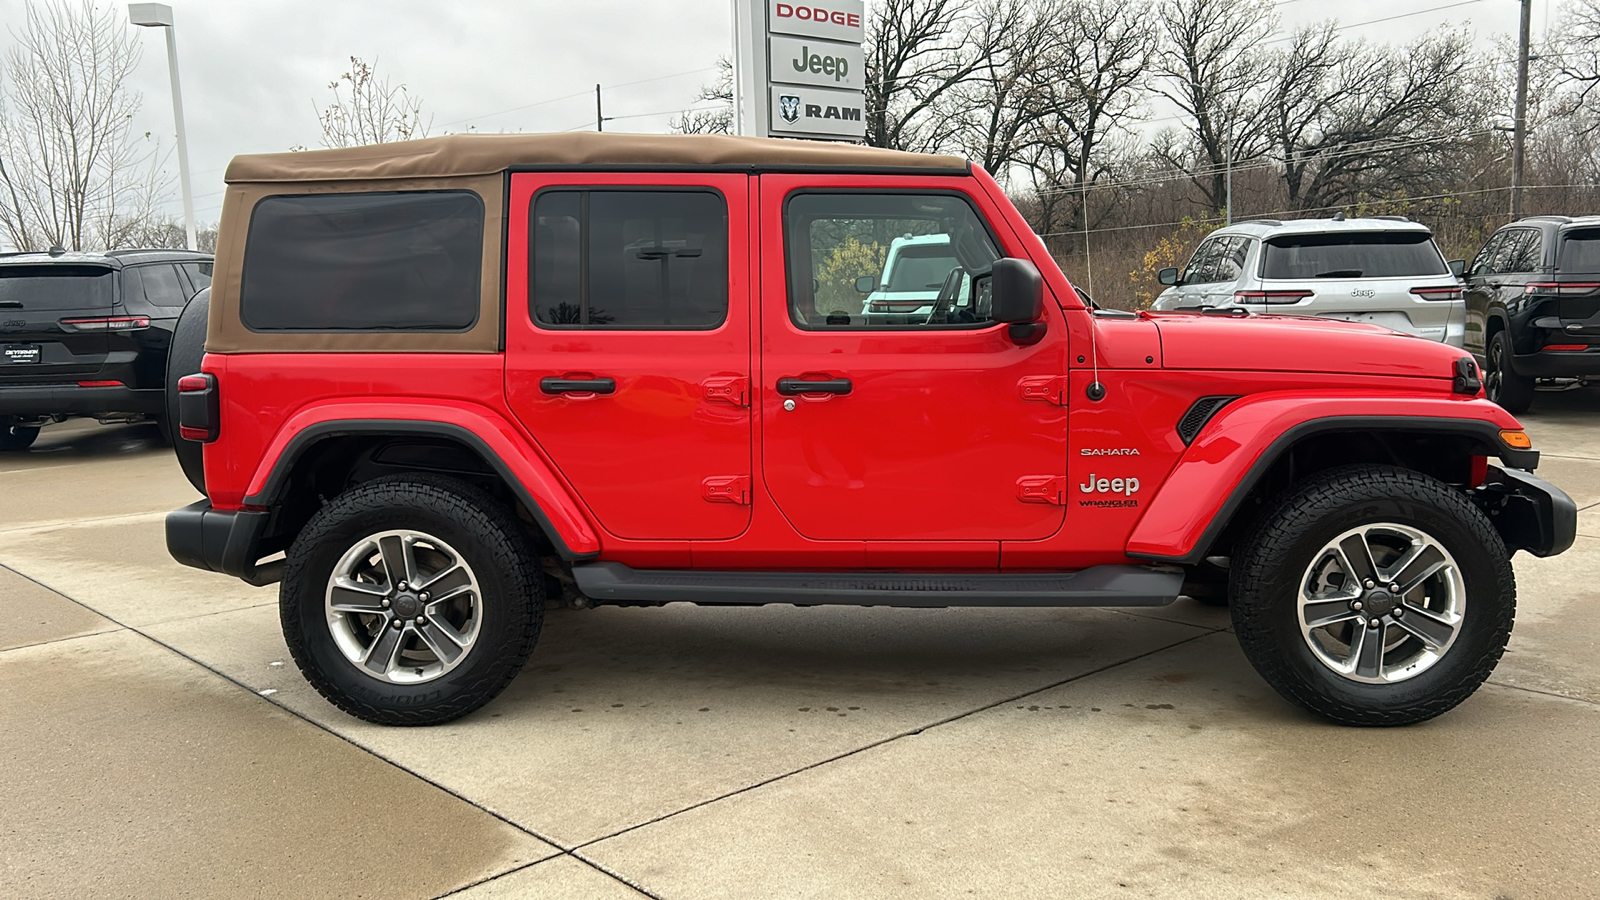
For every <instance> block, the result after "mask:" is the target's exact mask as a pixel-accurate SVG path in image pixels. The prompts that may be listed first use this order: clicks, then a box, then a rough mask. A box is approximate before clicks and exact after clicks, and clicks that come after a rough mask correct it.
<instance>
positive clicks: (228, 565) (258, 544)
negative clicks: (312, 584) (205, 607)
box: [167, 500, 283, 587]
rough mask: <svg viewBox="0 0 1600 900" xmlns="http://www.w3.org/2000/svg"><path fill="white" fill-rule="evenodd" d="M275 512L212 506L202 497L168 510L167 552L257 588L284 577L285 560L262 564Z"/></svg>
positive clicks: (179, 558) (181, 560) (176, 558)
mask: <svg viewBox="0 0 1600 900" xmlns="http://www.w3.org/2000/svg"><path fill="white" fill-rule="evenodd" d="M271 516H272V513H270V512H266V511H264V510H253V509H237V510H227V509H212V508H211V501H209V500H198V501H196V502H194V503H191V504H189V505H188V506H185V507H184V508H183V509H178V510H173V511H172V512H170V513H167V552H168V553H171V554H172V558H173V559H175V560H177V561H178V562H181V563H183V564H184V565H186V566H193V567H194V568H196V569H205V570H207V571H211V572H221V573H222V574H224V575H233V576H235V577H236V578H241V579H243V580H244V581H245V582H247V583H249V584H253V585H255V586H257V587H261V586H263V585H268V584H272V583H273V582H276V581H280V580H282V578H283V561H282V560H277V561H275V562H269V563H265V564H258V561H259V560H260V559H261V556H262V554H263V551H264V546H263V545H264V541H263V535H265V534H266V531H267V523H268V520H269V519H270V518H271Z"/></svg>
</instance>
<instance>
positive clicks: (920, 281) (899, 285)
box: [856, 234, 970, 325]
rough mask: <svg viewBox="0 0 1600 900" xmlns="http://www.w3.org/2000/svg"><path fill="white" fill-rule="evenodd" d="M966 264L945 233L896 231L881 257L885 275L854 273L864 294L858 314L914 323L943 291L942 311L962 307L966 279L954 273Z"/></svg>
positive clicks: (877, 320) (929, 311) (875, 321)
mask: <svg viewBox="0 0 1600 900" xmlns="http://www.w3.org/2000/svg"><path fill="white" fill-rule="evenodd" d="M957 272H960V273H962V276H964V275H965V273H966V269H965V268H964V267H963V266H962V265H961V261H960V260H959V259H957V258H956V250H955V247H953V246H951V244H950V236H949V235H947V234H923V235H916V236H907V237H897V238H895V239H894V240H893V241H891V242H890V244H889V253H888V255H887V256H886V257H885V258H884V261H883V275H882V276H880V277H879V278H877V279H873V278H870V277H866V276H863V277H862V278H859V279H857V280H856V281H857V285H856V290H858V291H861V292H862V293H864V294H866V295H867V297H866V299H865V300H864V301H863V302H862V304H861V314H862V315H863V316H864V317H865V318H866V321H868V322H870V323H873V324H878V325H889V324H905V325H914V324H920V323H923V322H926V321H928V319H929V318H930V317H931V316H932V315H933V314H934V304H935V301H938V300H940V295H941V293H948V294H949V296H946V297H944V302H943V304H942V307H943V308H942V309H941V310H940V312H941V313H953V312H956V311H958V310H960V309H963V308H965V306H966V304H967V300H968V288H969V284H970V279H968V278H965V277H961V276H955V274H954V273H957Z"/></svg>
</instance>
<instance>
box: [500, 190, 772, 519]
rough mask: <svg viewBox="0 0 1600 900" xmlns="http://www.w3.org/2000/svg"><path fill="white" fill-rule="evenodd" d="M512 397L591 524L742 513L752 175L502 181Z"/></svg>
mask: <svg viewBox="0 0 1600 900" xmlns="http://www.w3.org/2000/svg"><path fill="white" fill-rule="evenodd" d="M509 210H510V212H509V215H510V217H511V221H510V225H509V229H508V233H509V246H508V250H507V266H506V289H507V294H506V297H507V299H506V376H505V378H506V382H505V384H506V399H507V402H508V403H509V404H510V407H511V410H512V412H513V413H514V414H515V415H516V416H517V417H518V418H519V419H520V420H521V421H522V423H523V424H524V426H525V427H526V429H527V431H528V432H529V433H530V434H531V435H532V436H533V438H534V440H535V441H537V442H538V444H539V446H540V447H541V448H543V450H544V452H545V453H546V454H547V455H548V456H549V458H550V459H551V461H552V462H553V463H554V464H555V467H556V468H557V470H558V471H559V472H560V473H561V475H562V476H563V477H565V478H566V479H567V480H568V482H569V483H571V485H572V486H573V488H574V490H575V491H576V492H577V494H578V496H579V497H580V498H581V499H582V500H583V502H584V503H585V504H586V505H587V506H588V507H589V509H590V511H591V512H593V514H594V516H595V518H596V519H597V520H598V521H599V523H600V525H601V527H602V528H604V529H605V530H606V531H608V532H610V533H611V534H613V535H615V536H617V537H622V538H628V539H637V540H669V539H670V540H688V539H724V538H731V537H737V536H738V535H739V534H740V533H742V532H743V531H744V530H745V528H746V526H747V525H748V524H749V521H750V506H749V504H750V501H751V496H750V475H751V437H750V427H751V426H750V407H749V397H750V389H749V381H750V299H749V295H750V281H749V278H750V265H749V264H750V257H749V224H750V222H749V188H748V176H745V175H725V174H716V175H713V174H660V175H640V174H634V175H627V176H621V175H594V176H587V177H585V176H579V175H548V174H533V173H518V174H515V175H513V176H512V180H511V205H510V207H509Z"/></svg>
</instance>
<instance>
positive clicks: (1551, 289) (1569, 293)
mask: <svg viewBox="0 0 1600 900" xmlns="http://www.w3.org/2000/svg"><path fill="white" fill-rule="evenodd" d="M1596 290H1600V282H1597V283H1583V284H1555V283H1551V282H1540V283H1538V284H1530V285H1528V286H1527V287H1525V288H1523V293H1526V294H1553V295H1555V296H1557V297H1582V296H1583V295H1585V294H1589V293H1592V292H1594V291H1596Z"/></svg>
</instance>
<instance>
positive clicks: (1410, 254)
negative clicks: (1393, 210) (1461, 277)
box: [1261, 231, 1450, 281]
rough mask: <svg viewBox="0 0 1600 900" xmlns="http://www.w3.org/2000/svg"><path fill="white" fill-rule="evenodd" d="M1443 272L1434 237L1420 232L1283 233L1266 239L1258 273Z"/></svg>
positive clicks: (1287, 276) (1275, 276) (1279, 276)
mask: <svg viewBox="0 0 1600 900" xmlns="http://www.w3.org/2000/svg"><path fill="white" fill-rule="evenodd" d="M1448 274H1450V269H1449V267H1448V266H1446V265H1445V262H1444V257H1443V256H1440V255H1439V250H1438V248H1436V247H1435V246H1434V245H1433V238H1432V237H1430V236H1429V235H1428V233H1427V232H1423V231H1354V232H1343V233H1339V234H1297V235H1286V236H1284V237H1278V238H1273V239H1271V240H1269V241H1267V244H1266V251H1265V252H1264V253H1263V254H1262V260H1261V277H1262V278H1264V279H1268V280H1293V281H1301V280H1307V279H1313V278H1408V277H1414V276H1421V275H1448Z"/></svg>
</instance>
